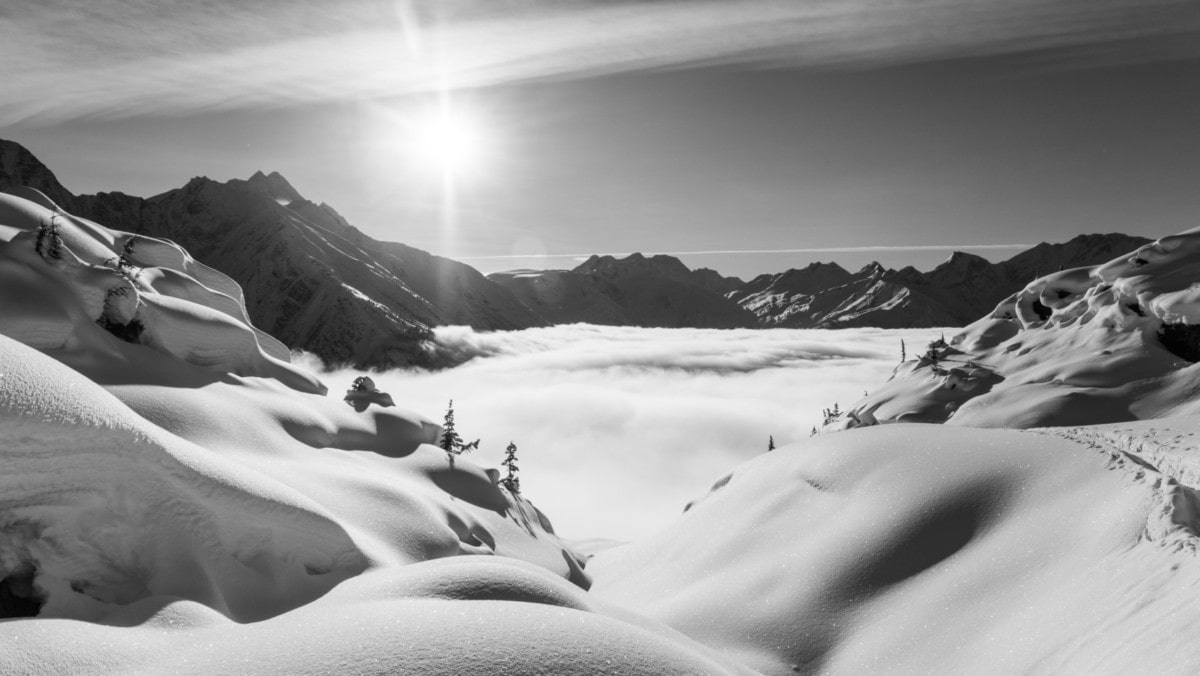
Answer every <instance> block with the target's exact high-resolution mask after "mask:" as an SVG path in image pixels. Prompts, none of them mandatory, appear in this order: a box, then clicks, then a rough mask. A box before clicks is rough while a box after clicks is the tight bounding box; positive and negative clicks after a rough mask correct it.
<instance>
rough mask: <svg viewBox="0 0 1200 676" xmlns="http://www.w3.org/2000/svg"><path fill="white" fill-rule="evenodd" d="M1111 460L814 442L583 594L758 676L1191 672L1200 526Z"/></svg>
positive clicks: (1147, 479) (872, 434)
mask: <svg viewBox="0 0 1200 676" xmlns="http://www.w3.org/2000/svg"><path fill="white" fill-rule="evenodd" d="M1183 427H1185V428H1187V429H1189V430H1192V431H1194V430H1195V429H1196V427H1197V420H1196V419H1190V420H1188V422H1187V423H1186V425H1184V426H1183ZM1122 452H1123V449H1120V448H1117V447H1114V443H1112V442H1111V440H1110V441H1109V442H1106V443H1100V441H1098V440H1097V439H1096V438H1092V437H1087V438H1082V435H1078V434H1077V435H1075V437H1074V438H1072V437H1068V438H1055V437H1052V436H1049V435H1046V434H1036V433H1032V432H1018V431H991V430H982V431H981V430H964V429H959V428H946V427H941V426H935V425H896V426H888V427H873V428H868V429H862V430H851V431H847V432H843V433H839V434H826V435H820V436H817V437H814V438H812V439H811V440H806V441H804V442H801V443H797V444H794V445H792V446H788V447H784V448H780V449H777V450H776V451H774V452H772V453H767V454H764V455H762V456H760V457H758V458H757V459H755V460H752V461H750V462H747V463H745V464H743V465H741V466H740V467H738V468H737V469H735V470H734V471H733V472H732V473H731V474H730V475H729V476H726V477H724V478H722V479H721V480H720V481H718V482H716V485H714V487H713V490H712V492H711V493H710V494H709V495H707V496H705V497H703V498H702V499H700V500H698V501H697V502H696V503H695V504H693V505H692V507H691V508H690V509H689V510H688V512H687V513H686V514H685V515H684V516H683V518H681V519H680V520H679V521H678V522H677V523H676V524H675V525H674V526H673V527H672V528H669V529H667V530H665V531H664V532H663V533H661V534H660V535H659V536H658V537H655V538H648V539H646V540H643V541H640V542H637V543H633V544H630V545H626V546H624V547H617V548H612V549H607V550H604V551H601V552H600V553H598V554H596V555H595V557H594V558H593V559H592V560H591V561H590V562H589V565H588V570H589V572H590V573H591V574H592V576H593V578H594V585H593V587H592V593H593V594H594V595H596V596H597V597H599V598H601V599H603V600H605V601H609V602H612V603H616V604H620V605H622V606H624V607H627V608H631V609H633V610H636V611H640V612H643V613H644V614H646V615H648V616H649V617H651V618H653V619H657V620H661V621H663V622H664V623H666V624H669V625H670V626H672V627H674V628H676V629H679V630H681V631H682V632H684V633H685V634H687V635H688V636H690V637H691V638H693V639H696V640H698V641H700V642H702V643H704V644H705V645H708V646H711V647H715V648H718V649H720V650H721V651H723V652H724V653H725V654H726V655H729V656H731V657H734V658H736V659H737V660H738V661H740V662H742V663H744V664H747V665H749V666H750V667H752V668H754V669H757V670H759V671H762V672H763V673H773V674H775V673H777V674H783V673H793V672H801V673H810V672H821V673H848V674H856V673H874V672H889V673H980V672H985V673H1028V672H1030V671H1045V672H1048V673H1063V672H1070V673H1094V672H1095V670H1096V669H1099V670H1100V671H1103V672H1106V673H1122V672H1128V671H1129V670H1132V671H1137V672H1143V673H1146V672H1154V673H1187V672H1190V671H1193V670H1194V669H1195V668H1196V667H1197V666H1198V665H1200V647H1197V645H1196V644H1195V642H1194V641H1193V640H1192V636H1193V633H1192V632H1193V631H1194V629H1195V628H1196V627H1200V606H1197V605H1196V603H1195V585H1196V584H1197V582H1200V570H1197V568H1196V566H1195V555H1194V551H1193V549H1194V543H1195V542H1196V541H1197V540H1196V537H1195V532H1196V531H1195V528H1196V526H1197V525H1198V524H1200V522H1197V521H1196V516H1195V515H1196V512H1195V511H1194V509H1193V508H1192V503H1191V502H1189V501H1188V500H1182V499H1180V497H1179V495H1178V491H1179V484H1178V482H1177V481H1176V480H1175V479H1174V478H1172V477H1169V476H1166V475H1164V474H1162V473H1160V472H1158V471H1155V470H1151V469H1147V468H1146V467H1144V466H1143V465H1141V464H1139V462H1140V460H1141V459H1140V457H1139V456H1137V455H1134V456H1124V455H1121V454H1122ZM1118 457H1119V458H1122V459H1123V460H1122V461H1121V462H1118V461H1117V458H1118ZM1147 464H1148V463H1147ZM1187 490H1189V491H1190V489H1187ZM1192 494H1194V492H1193V493H1192ZM1184 542H1186V543H1188V544H1190V545H1192V546H1191V547H1182V546H1180V544H1181V543H1184ZM1184 599H1187V600H1186V601H1185V600H1184ZM1135 635H1136V636H1137V637H1138V639H1137V640H1136V641H1135V640H1131V638H1130V637H1131V636H1135Z"/></svg>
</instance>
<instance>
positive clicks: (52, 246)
mask: <svg viewBox="0 0 1200 676" xmlns="http://www.w3.org/2000/svg"><path fill="white" fill-rule="evenodd" d="M57 218H58V214H54V215H53V216H51V217H50V222H49V223H45V222H39V223H38V229H37V239H35V240H34V244H33V248H34V251H36V252H37V254H38V255H39V256H41V257H42V258H53V259H55V260H58V259H60V258H62V246H63V241H62V236H61V235H59V234H58V222H57V221H56V220H55V219H57Z"/></svg>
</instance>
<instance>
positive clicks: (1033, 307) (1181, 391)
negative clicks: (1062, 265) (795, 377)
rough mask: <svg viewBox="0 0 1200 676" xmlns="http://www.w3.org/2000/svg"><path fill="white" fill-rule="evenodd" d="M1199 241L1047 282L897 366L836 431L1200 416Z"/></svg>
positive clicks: (1157, 245)
mask: <svg viewBox="0 0 1200 676" xmlns="http://www.w3.org/2000/svg"><path fill="white" fill-rule="evenodd" d="M1198 279H1200V230H1190V231H1188V232H1185V233H1183V234H1180V235H1175V236H1171V237H1164V238H1162V239H1160V240H1158V241H1157V242H1153V243H1151V244H1146V245H1144V246H1142V247H1140V248H1138V249H1136V250H1134V251H1133V252H1130V253H1127V254H1125V255H1123V256H1119V257H1117V258H1115V259H1113V260H1111V261H1109V262H1107V263H1105V264H1103V265H1095V266H1091V267H1080V268H1074V269H1069V270H1063V271H1061V272H1055V273H1052V274H1049V275H1045V276H1043V277H1040V278H1038V279H1036V280H1034V281H1033V282H1031V283H1030V284H1028V285H1027V286H1026V287H1025V288H1024V289H1022V290H1021V291H1019V292H1017V293H1015V294H1013V295H1011V296H1010V297H1008V298H1006V299H1005V300H1003V301H1001V302H1000V303H999V304H998V305H997V306H996V308H995V309H994V310H993V311H992V312H991V314H989V315H988V316H986V317H984V318H983V319H980V320H979V321H977V322H975V323H974V324H971V325H970V326H968V327H967V328H966V329H965V330H963V331H962V332H961V333H959V334H958V335H955V336H953V337H952V338H951V339H950V340H949V343H948V344H943V343H941V342H940V341H939V342H937V343H934V344H932V345H931V346H930V347H929V348H927V349H925V350H924V351H922V350H913V351H912V353H913V356H915V357H916V358H915V359H912V360H909V361H906V362H904V363H902V364H900V365H899V366H897V367H896V371H895V374H894V375H893V377H892V379H891V380H890V381H888V383H887V384H885V385H884V386H883V387H881V388H879V389H878V390H876V391H874V392H872V393H871V394H870V396H868V397H867V398H866V399H864V400H863V401H861V402H859V403H858V404H856V405H855V406H854V407H852V408H851V409H849V410H848V411H847V412H846V414H845V416H844V419H843V420H840V421H838V423H836V425H835V426H858V425H870V424H875V423H883V422H894V421H923V422H946V423H950V424H957V425H969V426H981V427H1034V426H1039V425H1080V424H1094V423H1104V422H1117V421H1125V420H1136V419H1144V418H1156V417H1161V416H1164V415H1170V414H1176V413H1191V412H1197V413H1200V404H1198V403H1197V402H1196V395H1197V393H1200V386H1198V385H1197V384H1196V378H1197V374H1198V373H1200V371H1198V370H1197V368H1198V367H1197V366H1196V362H1197V361H1200V286H1198V285H1197V281H1196V280H1198Z"/></svg>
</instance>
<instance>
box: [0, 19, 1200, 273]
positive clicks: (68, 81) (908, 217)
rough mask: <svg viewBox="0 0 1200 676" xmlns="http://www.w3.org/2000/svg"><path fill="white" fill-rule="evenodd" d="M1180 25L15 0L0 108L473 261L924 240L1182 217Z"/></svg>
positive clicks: (905, 245) (1188, 92)
mask: <svg viewBox="0 0 1200 676" xmlns="http://www.w3.org/2000/svg"><path fill="white" fill-rule="evenodd" d="M1197 38H1200V6H1197V5H1196V3H1195V2H1192V1H1190V0H1144V1H1140V2H1134V1H1132V0H1130V1H1126V0H1011V1H1009V2H1004V3H998V2H989V1H985V0H921V1H918V0H841V1H833V0H827V1H824V2H820V1H814V2H788V1H784V0H721V1H719V2H718V1H711V2H709V1H703V0H686V1H685V0H653V1H652V0H630V1H620V0H606V1H600V0H556V1H553V2H552V1H550V0H489V1H488V2H472V1H469V0H438V1H436V2H435V1H432V0H430V1H416V0H411V1H410V0H387V1H377V0H352V1H350V2H344V3H326V2H318V1H317V0H289V1H283V0H279V1H276V2H271V1H267V2H260V3H237V2H228V1H220V0H218V1H215V2H208V3H195V2H187V3H184V2H148V1H147V0H97V1H95V2H90V3H87V4H86V5H83V6H81V5H80V4H79V3H75V2H67V1H65V0H64V1H45V0H40V1H32V0H31V1H25V0H17V1H16V2H9V3H5V6H4V8H3V9H0V59H3V63H5V64H6V66H5V75H4V92H5V93H4V96H3V97H2V98H0V138H6V139H11V140H16V141H18V142H20V143H22V144H23V145H25V146H26V147H28V148H29V149H30V150H32V151H33V152H34V154H36V155H37V156H38V157H39V158H40V159H42V160H43V161H44V162H45V163H46V164H47V165H48V166H50V168H51V169H52V170H53V171H55V173H56V174H57V175H58V176H59V178H60V180H62V181H63V183H64V184H65V185H66V186H67V187H68V188H69V189H71V190H72V191H74V192H77V193H85V192H96V191H114V190H115V191H121V192H125V193H129V194H136V195H143V196H149V195H154V194H158V193H161V192H164V191H167V190H170V189H173V188H176V187H180V186H182V185H183V184H184V183H186V182H187V180H188V179H190V178H191V177H193V176H198V175H204V176H208V177H210V178H213V179H216V180H222V181H223V180H228V179H231V178H245V177H248V176H249V175H251V174H252V173H254V172H255V171H257V170H260V169H261V170H264V171H268V172H270V171H278V172H280V173H282V174H283V175H284V176H285V177H287V178H288V179H289V180H290V181H291V183H292V184H293V185H294V186H295V187H296V188H297V189H298V190H299V191H300V192H301V193H302V194H304V195H305V196H306V197H308V198H309V199H311V200H312V201H314V202H318V203H319V202H326V203H328V204H330V205H332V206H333V207H334V208H336V209H337V210H338V211H339V212H340V213H342V214H343V215H344V216H346V217H347V218H348V219H349V221H350V222H351V223H353V224H354V225H356V226H357V227H359V228H360V229H361V230H363V231H364V232H366V233H367V234H369V235H371V236H373V237H375V238H377V239H382V240H391V241H401V242H404V243H407V244H410V245H413V246H417V247H420V248H424V249H427V250H430V251H433V252H434V253H439V254H443V255H448V256H451V257H455V258H460V259H462V260H464V261H466V262H468V263H470V264H472V265H474V266H475V267H477V268H479V269H480V270H482V271H484V272H492V271H496V270H504V269H512V268H519V267H530V268H563V267H573V266H574V265H576V264H577V261H576V259H577V258H580V257H586V256H587V255H590V254H592V253H612V254H624V253H630V252H633V251H640V252H643V253H648V254H649V253H673V254H677V255H680V257H681V258H682V259H683V260H684V261H685V262H686V263H688V264H689V265H691V266H693V267H700V266H705V267H711V268H715V269H717V270H719V271H720V272H722V273H724V274H731V275H738V276H742V277H751V276H754V275H756V274H760V273H764V272H775V271H781V270H784V269H786V268H789V267H802V266H803V265H806V264H807V263H809V262H812V261H817V260H820V261H830V260H833V261H837V262H839V263H841V264H842V265H844V266H846V267H848V268H850V269H857V268H858V267H861V266H862V265H865V264H866V263H868V262H870V261H872V260H879V261H880V262H883V263H884V264H885V265H889V266H893V267H900V266H903V265H909V264H912V265H916V266H917V267H919V268H922V269H928V268H930V267H932V266H933V265H936V264H937V263H938V262H939V261H941V260H943V259H945V258H946V257H947V256H948V255H949V253H950V251H952V250H955V249H959V250H967V251H972V252H974V253H978V254H980V255H983V256H985V257H987V258H990V259H993V260H1001V259H1004V258H1007V257H1009V256H1012V255H1014V254H1016V253H1018V252H1019V251H1020V250H1021V249H1023V248H1026V247H1028V246H1032V245H1034V244H1036V243H1038V242H1040V241H1065V240H1066V239H1069V238H1070V237H1072V236H1074V235H1077V234H1081V233H1092V232H1114V231H1120V232H1126V233H1129V234H1140V235H1145V236H1151V237H1157V236H1162V235H1167V234H1171V233H1174V232H1178V231H1181V230H1184V229H1187V228H1190V227H1193V226H1195V225H1197V223H1196V221H1197V215H1198V214H1200V190H1196V189H1195V178H1194V177H1195V176H1197V175H1200V126H1198V125H1196V124H1195V120H1196V119H1200V87H1198V86H1196V85H1197V83H1198V82H1200V39H1197ZM430 111H451V112H453V114H454V119H456V120H459V123H457V126H456V131H454V133H452V134H451V135H452V136H454V138H452V139H450V141H451V142H454V141H455V139H459V140H461V139H463V138H467V139H469V140H470V144H469V145H470V153H469V155H470V157H471V159H470V161H468V162H463V163H460V164H459V165H457V166H455V167H454V168H453V170H448V169H447V167H446V166H445V163H444V159H445V158H444V156H443V157H438V156H437V150H436V149H435V150H434V151H433V152H432V153H430V152H424V153H418V152H415V149H419V148H423V147H424V146H425V145H427V143H426V142H427V141H428V139H429V138H431V137H432V136H436V134H434V133H433V132H431V129H430V126H429V125H428V124H427V123H426V122H425V121H426V120H428V119H429V116H430ZM464 120H465V122H463V121H464ZM440 147H441V148H442V153H443V155H444V154H445V152H447V151H446V148H445V143H443V144H442V146H440Z"/></svg>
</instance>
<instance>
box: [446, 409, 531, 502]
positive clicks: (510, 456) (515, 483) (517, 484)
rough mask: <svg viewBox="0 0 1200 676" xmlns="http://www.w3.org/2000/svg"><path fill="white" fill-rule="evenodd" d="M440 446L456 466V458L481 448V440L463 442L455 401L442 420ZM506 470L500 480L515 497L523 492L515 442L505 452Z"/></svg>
mask: <svg viewBox="0 0 1200 676" xmlns="http://www.w3.org/2000/svg"><path fill="white" fill-rule="evenodd" d="M438 446H440V447H441V448H442V450H443V451H445V452H446V457H448V458H449V459H450V464H451V465H453V464H454V458H456V457H458V456H460V455H462V454H463V453H470V452H471V451H473V450H475V449H477V448H479V439H476V440H475V441H471V442H466V441H463V438H462V436H461V435H459V433H458V430H457V429H456V428H455V425H454V400H453V399H451V400H450V405H449V406H447V407H446V416H445V418H443V420H442V437H441V439H439V440H438ZM501 464H502V465H503V466H504V469H505V472H506V473H505V476H504V478H503V479H501V480H500V483H501V484H503V486H504V487H505V488H507V489H508V491H509V492H510V493H512V494H514V495H516V494H518V493H520V492H521V480H520V479H519V478H518V477H517V472H518V470H519V468H518V467H517V445H516V444H515V443H513V442H511V441H510V442H508V448H506V449H505V452H504V462H503V463H501Z"/></svg>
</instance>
